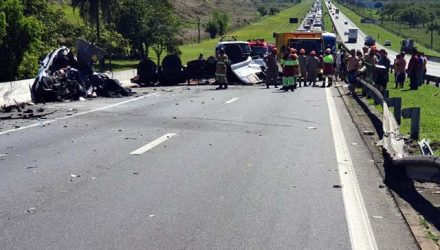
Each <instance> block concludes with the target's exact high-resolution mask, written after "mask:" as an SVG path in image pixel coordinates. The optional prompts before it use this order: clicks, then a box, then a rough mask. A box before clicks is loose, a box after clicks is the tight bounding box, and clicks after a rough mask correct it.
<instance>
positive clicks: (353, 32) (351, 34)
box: [348, 29, 358, 43]
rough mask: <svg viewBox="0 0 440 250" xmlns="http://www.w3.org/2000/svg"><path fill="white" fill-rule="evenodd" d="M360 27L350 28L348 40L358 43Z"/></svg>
mask: <svg viewBox="0 0 440 250" xmlns="http://www.w3.org/2000/svg"><path fill="white" fill-rule="evenodd" d="M357 37H358V29H348V42H349V43H357Z"/></svg>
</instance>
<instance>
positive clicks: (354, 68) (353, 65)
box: [347, 49, 359, 95]
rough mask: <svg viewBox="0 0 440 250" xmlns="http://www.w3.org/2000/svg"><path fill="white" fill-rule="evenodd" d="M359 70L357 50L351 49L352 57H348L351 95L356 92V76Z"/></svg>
mask: <svg viewBox="0 0 440 250" xmlns="http://www.w3.org/2000/svg"><path fill="white" fill-rule="evenodd" d="M358 70H359V58H357V56H356V50H354V49H352V50H351V51H350V57H349V58H348V59H347V71H348V77H347V78H348V89H349V91H350V94H351V95H355V94H356V91H355V90H356V82H357V80H356V77H357V73H358Z"/></svg>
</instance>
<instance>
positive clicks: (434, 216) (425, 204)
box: [384, 157, 440, 230]
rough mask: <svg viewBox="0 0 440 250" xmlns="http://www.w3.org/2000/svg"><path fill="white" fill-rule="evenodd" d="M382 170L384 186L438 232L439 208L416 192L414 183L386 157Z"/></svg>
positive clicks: (439, 228) (439, 225)
mask: <svg viewBox="0 0 440 250" xmlns="http://www.w3.org/2000/svg"><path fill="white" fill-rule="evenodd" d="M384 168H385V184H386V185H387V186H388V187H389V188H390V189H391V190H393V191H394V192H396V193H397V194H398V195H399V196H400V197H401V198H402V199H404V200H405V201H406V202H408V203H409V204H410V205H411V206H412V207H413V209H414V210H416V211H417V212H418V213H419V214H421V215H422V216H423V217H424V218H425V219H426V220H427V221H429V223H431V225H433V226H434V227H435V228H437V230H440V208H439V207H436V206H434V205H433V204H432V203H431V202H430V201H429V200H427V199H426V198H425V197H423V196H422V195H421V194H420V193H419V192H418V191H417V189H416V187H415V186H414V182H413V181H412V180H410V179H409V178H408V177H407V176H406V173H405V171H403V170H402V169H398V168H396V167H395V166H393V164H392V163H391V161H390V159H389V158H388V157H386V158H385V162H384Z"/></svg>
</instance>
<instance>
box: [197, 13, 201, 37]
mask: <svg viewBox="0 0 440 250" xmlns="http://www.w3.org/2000/svg"><path fill="white" fill-rule="evenodd" d="M196 17H197V32H198V36H197V42H198V43H200V41H201V37H200V17H199V15H196Z"/></svg>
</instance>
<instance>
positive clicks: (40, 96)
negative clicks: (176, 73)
mask: <svg viewBox="0 0 440 250" xmlns="http://www.w3.org/2000/svg"><path fill="white" fill-rule="evenodd" d="M77 49H78V53H77V57H75V56H74V55H73V52H72V51H71V50H70V49H69V48H67V47H65V46H63V47H60V48H58V49H55V50H54V51H52V52H51V53H49V54H48V55H47V56H46V58H45V59H44V60H43V61H42V62H41V66H40V69H39V71H38V75H37V78H36V79H35V81H34V84H33V85H32V89H31V94H32V101H33V102H34V103H42V102H53V101H64V100H78V99H79V98H80V97H84V98H85V97H92V96H102V97H122V96H129V95H131V90H130V89H129V88H124V87H122V85H121V84H120V83H119V81H118V80H116V79H110V78H109V77H108V76H107V75H105V74H103V73H95V72H93V69H92V58H93V57H94V56H96V57H98V58H100V57H102V56H103V55H104V51H103V50H102V49H100V48H98V47H96V46H95V45H93V44H90V43H88V42H86V41H83V40H81V39H78V42H77Z"/></svg>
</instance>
